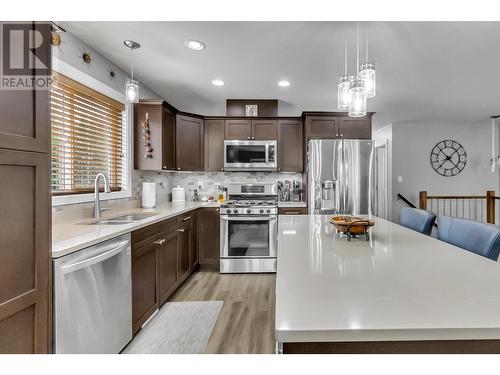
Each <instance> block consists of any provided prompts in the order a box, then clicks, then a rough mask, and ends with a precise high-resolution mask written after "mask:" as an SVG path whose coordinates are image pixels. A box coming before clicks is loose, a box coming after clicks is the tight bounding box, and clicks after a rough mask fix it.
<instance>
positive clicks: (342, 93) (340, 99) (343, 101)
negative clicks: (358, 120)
mask: <svg viewBox="0 0 500 375" xmlns="http://www.w3.org/2000/svg"><path fill="white" fill-rule="evenodd" d="M353 78H354V77H353V76H349V75H343V76H340V78H339V85H338V96H337V108H338V110H339V111H348V110H349V104H350V103H351V82H352V81H353Z"/></svg>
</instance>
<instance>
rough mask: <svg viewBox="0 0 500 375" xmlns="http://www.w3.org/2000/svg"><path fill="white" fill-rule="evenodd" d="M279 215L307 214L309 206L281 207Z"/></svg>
mask: <svg viewBox="0 0 500 375" xmlns="http://www.w3.org/2000/svg"><path fill="white" fill-rule="evenodd" d="M278 214H279V215H307V207H280V208H278Z"/></svg>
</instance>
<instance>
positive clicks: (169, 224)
mask: <svg viewBox="0 0 500 375" xmlns="http://www.w3.org/2000/svg"><path fill="white" fill-rule="evenodd" d="M176 228H177V220H176V218H175V217H174V218H171V219H166V220H163V221H160V222H159V223H155V224H151V225H148V226H147V227H144V228H141V229H138V230H135V231H133V232H132V249H134V251H135V249H136V248H139V247H142V246H145V245H147V244H148V243H149V242H153V241H155V240H156V239H158V238H159V237H161V236H162V235H164V234H165V233H166V232H172V231H174V230H175V229H176Z"/></svg>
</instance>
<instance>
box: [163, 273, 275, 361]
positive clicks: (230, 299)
mask: <svg viewBox="0 0 500 375" xmlns="http://www.w3.org/2000/svg"><path fill="white" fill-rule="evenodd" d="M275 282H276V275H275V274H241V275H228V274H220V273H218V272H215V271H200V272H196V273H195V274H193V275H192V276H191V277H190V278H189V279H188V280H187V281H186V282H185V283H184V285H183V286H182V287H181V288H180V289H179V290H178V291H177V292H176V293H175V294H174V295H173V296H172V298H170V301H177V302H181V301H224V305H223V307H222V310H221V312H220V314H219V317H218V319H217V322H216V323H215V327H214V329H213V331H212V334H211V336H210V339H209V340H208V344H207V346H206V348H205V353H210V354H214V353H238V354H246V353H248V354H250V353H259V354H267V353H268V354H272V353H274V349H275V341H274V310H275V299H276V297H275Z"/></svg>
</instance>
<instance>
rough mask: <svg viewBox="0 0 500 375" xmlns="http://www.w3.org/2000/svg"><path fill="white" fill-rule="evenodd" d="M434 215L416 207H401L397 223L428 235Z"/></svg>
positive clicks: (434, 218)
mask: <svg viewBox="0 0 500 375" xmlns="http://www.w3.org/2000/svg"><path fill="white" fill-rule="evenodd" d="M435 220H436V215H435V214H433V213H432V212H429V211H425V210H419V209H418V208H411V207H403V208H402V209H401V214H400V216H399V223H400V224H401V225H402V226H404V227H407V228H410V229H413V230H414V231H417V232H420V233H423V234H426V235H430V234H431V232H432V225H433V224H434V221H435Z"/></svg>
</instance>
